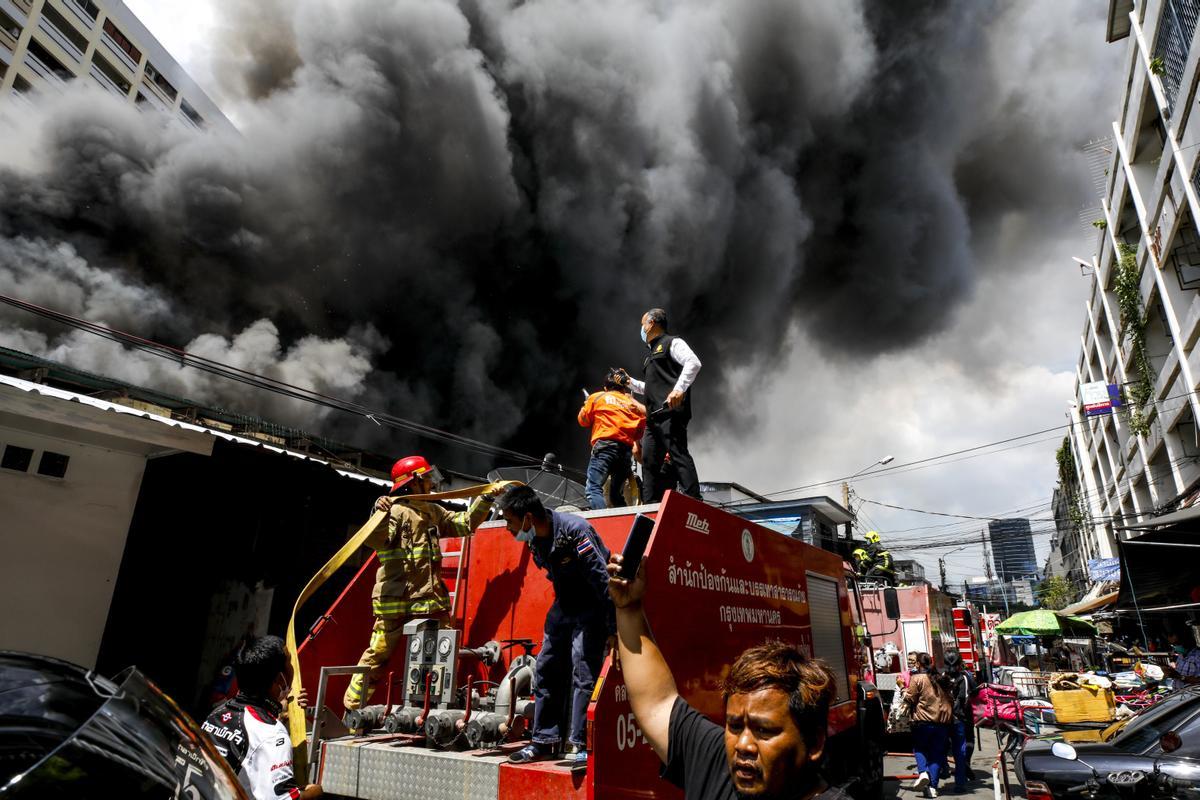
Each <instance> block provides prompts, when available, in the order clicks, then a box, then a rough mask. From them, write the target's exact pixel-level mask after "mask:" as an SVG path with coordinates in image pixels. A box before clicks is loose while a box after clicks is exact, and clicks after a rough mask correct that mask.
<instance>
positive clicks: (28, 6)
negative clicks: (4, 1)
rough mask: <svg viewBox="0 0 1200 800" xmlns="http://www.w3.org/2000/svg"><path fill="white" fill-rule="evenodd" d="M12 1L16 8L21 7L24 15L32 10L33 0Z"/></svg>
mask: <svg viewBox="0 0 1200 800" xmlns="http://www.w3.org/2000/svg"><path fill="white" fill-rule="evenodd" d="M12 3H13V5H14V6H16V7H17V8H19V9H21V11H22V13H24V14H25V15H26V16H28V15H29V12H31V11H33V0H12Z"/></svg>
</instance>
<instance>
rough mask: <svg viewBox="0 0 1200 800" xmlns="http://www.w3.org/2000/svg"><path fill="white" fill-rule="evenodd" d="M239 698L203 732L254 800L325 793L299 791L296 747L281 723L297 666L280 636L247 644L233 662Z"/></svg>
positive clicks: (303, 798) (313, 788) (295, 799)
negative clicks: (293, 761)
mask: <svg viewBox="0 0 1200 800" xmlns="http://www.w3.org/2000/svg"><path fill="white" fill-rule="evenodd" d="M234 673H235V674H236V676H237V681H238V693H237V696H236V697H234V698H233V699H232V700H226V701H225V702H224V703H222V704H221V705H219V706H217V707H216V708H215V709H214V710H213V712H212V713H211V714H209V715H208V719H207V720H205V721H204V724H203V725H201V726H200V727H201V728H203V730H204V732H205V733H207V734H208V736H209V738H211V739H212V740H213V742H214V744H216V746H217V750H218V751H219V752H220V753H221V755H223V756H224V757H225V759H226V760H227V761H228V762H229V765H230V766H231V767H232V768H233V771H234V772H235V773H237V776H238V780H239V781H241V784H242V786H243V787H244V788H245V789H246V791H247V792H248V793H249V794H250V795H251V796H253V797H254V798H255V800H309V798H314V797H320V796H321V794H322V792H321V787H320V786H318V785H317V784H310V785H308V786H306V787H305V788H304V789H303V790H302V789H300V788H299V787H298V786H297V785H296V777H295V774H294V770H293V767H292V742H291V738H290V737H289V736H288V730H287V726H286V725H284V724H283V722H282V721H281V720H280V719H279V715H280V713H281V711H282V708H283V703H284V701H286V699H287V693H288V687H290V686H291V685H292V665H291V663H290V662H289V660H288V657H287V652H286V651H285V650H284V645H283V640H282V639H280V638H279V637H278V636H263V637H261V638H258V639H253V640H251V641H249V642H247V643H246V646H245V647H243V648H242V652H241V653H239V654H238V657H237V660H236V661H235V662H234Z"/></svg>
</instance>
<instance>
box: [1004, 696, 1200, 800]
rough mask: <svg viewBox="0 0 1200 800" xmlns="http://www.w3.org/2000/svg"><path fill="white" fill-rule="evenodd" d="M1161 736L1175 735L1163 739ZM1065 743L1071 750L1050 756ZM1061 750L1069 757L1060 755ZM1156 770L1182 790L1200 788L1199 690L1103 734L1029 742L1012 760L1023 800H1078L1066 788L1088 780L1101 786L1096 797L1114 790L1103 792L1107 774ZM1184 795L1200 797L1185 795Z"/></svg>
mask: <svg viewBox="0 0 1200 800" xmlns="http://www.w3.org/2000/svg"><path fill="white" fill-rule="evenodd" d="M1164 734H1174V736H1168V737H1166V738H1165V739H1164ZM1064 739H1065V740H1068V741H1069V742H1070V744H1071V748H1060V749H1059V754H1058V755H1056V754H1054V753H1052V752H1051V749H1052V747H1053V745H1054V743H1055V742H1061V741H1063V740H1064ZM1164 744H1165V745H1166V746H1165V747H1164ZM1063 752H1069V753H1070V754H1071V755H1070V756H1069V757H1063V755H1062V753H1063ZM1156 766H1157V767H1158V769H1160V770H1161V771H1162V774H1164V775H1166V776H1168V777H1169V778H1171V779H1173V780H1176V781H1178V782H1179V783H1180V784H1181V785H1182V786H1190V787H1197V788H1200V686H1196V687H1189V688H1187V689H1183V690H1180V691H1178V692H1175V693H1174V694H1170V695H1168V696H1167V697H1165V698H1163V699H1162V700H1161V701H1160V702H1158V703H1157V704H1155V705H1153V706H1150V707H1149V708H1147V709H1145V710H1144V711H1142V712H1141V713H1139V714H1137V715H1135V716H1133V717H1130V718H1128V719H1124V720H1119V721H1117V722H1114V723H1113V724H1111V725H1109V726H1108V727H1107V728H1104V729H1103V730H1097V731H1077V732H1071V733H1067V734H1059V735H1054V736H1043V737H1038V738H1036V739H1030V740H1029V741H1028V742H1027V743H1026V744H1025V747H1024V748H1022V750H1021V753H1020V755H1019V756H1018V757H1017V762H1016V770H1017V779H1018V780H1019V781H1020V782H1021V783H1022V784H1023V785H1024V786H1025V797H1026V798H1027V800H1055V799H1057V800H1062V798H1066V797H1068V796H1069V797H1071V798H1078V797H1079V796H1080V793H1079V790H1078V789H1077V788H1076V790H1075V791H1074V792H1071V793H1070V794H1068V792H1067V790H1068V789H1072V788H1075V787H1080V786H1082V785H1084V784H1086V783H1087V782H1088V781H1089V780H1096V781H1098V782H1099V783H1100V784H1101V791H1100V792H1099V795H1098V796H1101V797H1106V796H1110V795H1112V792H1109V791H1105V790H1104V784H1105V782H1106V780H1107V776H1108V775H1109V774H1110V773H1117V772H1121V771H1133V770H1141V771H1142V772H1144V773H1146V774H1151V775H1152V774H1153V773H1154V771H1155V767H1156ZM1093 770H1094V772H1093ZM1188 796H1192V797H1196V796H1200V795H1197V794H1195V793H1192V792H1189V793H1188Z"/></svg>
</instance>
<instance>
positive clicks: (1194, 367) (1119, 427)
mask: <svg viewBox="0 0 1200 800" xmlns="http://www.w3.org/2000/svg"><path fill="white" fill-rule="evenodd" d="M1198 22H1200V0H1145V2H1137V3H1136V4H1135V3H1133V2H1131V0H1111V2H1110V3H1109V20H1108V39H1109V41H1118V40H1122V41H1123V42H1124V44H1123V45H1122V46H1124V47H1125V50H1126V56H1125V60H1124V71H1123V73H1122V75H1123V80H1124V84H1125V87H1126V88H1125V95H1124V98H1123V100H1122V103H1121V107H1120V108H1119V109H1116V111H1117V113H1118V116H1117V119H1116V120H1114V121H1113V123H1112V140H1111V146H1110V147H1108V148H1107V150H1108V151H1109V152H1110V153H1111V156H1110V157H1109V158H1108V164H1107V169H1105V170H1104V173H1105V185H1104V189H1103V196H1102V198H1101V208H1102V210H1101V212H1100V213H1099V216H1098V218H1097V219H1096V220H1095V222H1094V224H1095V226H1096V228H1097V231H1098V232H1097V255H1096V256H1095V257H1094V259H1093V264H1094V271H1093V272H1094V274H1093V276H1092V280H1091V285H1090V287H1089V291H1088V298H1087V303H1086V306H1087V320H1086V322H1085V324H1084V328H1083V333H1082V335H1081V337H1080V341H1081V344H1082V348H1081V353H1080V356H1079V360H1078V363H1077V365H1076V380H1077V390H1081V387H1082V385H1083V384H1089V383H1093V384H1100V383H1102V384H1108V385H1116V386H1119V387H1121V394H1122V396H1123V398H1124V402H1125V404H1126V408H1125V409H1123V410H1120V411H1117V412H1116V413H1113V414H1111V415H1100V416H1093V417H1088V416H1086V414H1085V409H1084V408H1083V400H1082V397H1081V396H1080V393H1079V391H1077V398H1076V403H1077V404H1076V406H1075V407H1074V410H1073V411H1072V412H1071V414H1070V417H1071V422H1072V423H1073V425H1072V426H1071V428H1070V435H1069V446H1070V451H1071V453H1070V454H1071V456H1073V461H1074V465H1073V466H1074V469H1075V471H1076V472H1077V476H1076V479H1075V480H1074V481H1073V483H1074V484H1075V485H1073V486H1069V487H1065V488H1068V489H1069V490H1070V492H1069V493H1070V494H1071V498H1070V501H1069V502H1070V503H1071V504H1075V505H1077V512H1078V513H1077V519H1079V520H1081V521H1080V522H1079V523H1078V524H1079V525H1080V527H1081V529H1082V532H1083V534H1084V535H1083V536H1082V537H1081V538H1080V540H1079V541H1078V542H1077V544H1078V545H1079V546H1078V548H1077V549H1076V552H1075V554H1074V555H1073V556H1072V559H1073V560H1072V562H1071V564H1072V568H1073V569H1077V570H1078V569H1080V565H1082V564H1086V563H1087V561H1088V560H1089V559H1095V558H1109V557H1112V556H1115V555H1116V540H1117V537H1118V536H1121V535H1124V534H1123V531H1122V530H1121V529H1122V528H1123V527H1124V525H1125V524H1127V523H1129V522H1133V521H1135V520H1137V519H1139V518H1144V517H1146V516H1149V515H1153V514H1154V513H1156V512H1157V511H1162V510H1165V509H1170V508H1173V507H1176V506H1178V505H1180V504H1186V503H1188V502H1190V498H1191V496H1192V495H1193V494H1194V493H1195V492H1196V490H1197V486H1198V483H1200V464H1198V463H1197V459H1198V458H1200V444H1198V441H1197V428H1196V419H1197V416H1198V414H1200V402H1198V400H1200V398H1198V397H1197V394H1196V388H1197V380H1198V379H1200V347H1198V346H1197V345H1198V340H1200V235H1198V234H1197V219H1198V218H1200V196H1198V191H1200V174H1198V172H1197V165H1198V164H1200V121H1193V120H1192V119H1191V113H1192V110H1193V109H1194V108H1195V107H1196V88H1197V62H1198V56H1200V47H1196V46H1195V44H1194V39H1195V38H1196V32H1197V23H1198Z"/></svg>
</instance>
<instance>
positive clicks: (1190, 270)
mask: <svg viewBox="0 0 1200 800" xmlns="http://www.w3.org/2000/svg"><path fill="white" fill-rule="evenodd" d="M1170 259H1171V264H1172V265H1173V266H1174V267H1175V276H1176V277H1177V278H1178V279H1179V288H1180V289H1184V290H1187V289H1200V239H1198V238H1197V236H1196V228H1195V226H1193V225H1192V224H1191V223H1190V222H1187V223H1184V224H1183V225H1180V226H1179V232H1178V233H1176V234H1175V246H1174V247H1173V248H1172V249H1171V255H1170Z"/></svg>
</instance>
